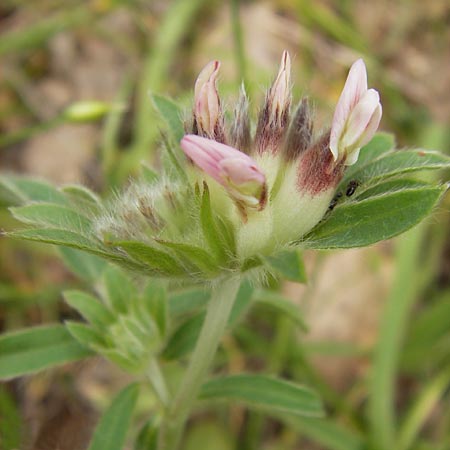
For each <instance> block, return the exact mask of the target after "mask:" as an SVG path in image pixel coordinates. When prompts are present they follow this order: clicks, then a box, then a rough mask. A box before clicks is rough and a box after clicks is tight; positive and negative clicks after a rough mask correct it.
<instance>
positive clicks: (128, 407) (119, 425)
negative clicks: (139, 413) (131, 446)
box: [88, 383, 139, 450]
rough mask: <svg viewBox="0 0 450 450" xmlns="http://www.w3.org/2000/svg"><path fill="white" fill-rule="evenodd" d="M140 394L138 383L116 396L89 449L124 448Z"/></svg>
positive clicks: (121, 449)
mask: <svg viewBox="0 0 450 450" xmlns="http://www.w3.org/2000/svg"><path fill="white" fill-rule="evenodd" d="M138 394H139V386H138V385H137V384H136V383H133V384H130V385H128V386H127V387H126V388H125V389H123V390H122V391H120V392H119V394H118V395H117V396H116V397H115V398H114V400H113V401H112V403H111V405H110V407H109V408H108V409H107V410H106V411H105V412H104V414H103V416H102V417H101V419H100V422H99V423H98V425H97V427H96V429H95V432H94V437H93V438H92V441H91V445H90V446H89V449H88V450H123V448H125V439H126V437H127V433H128V429H129V427H130V424H131V418H132V417H133V412H134V407H135V405H136V401H137V398H138Z"/></svg>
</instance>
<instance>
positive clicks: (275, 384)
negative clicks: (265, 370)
mask: <svg viewBox="0 0 450 450" xmlns="http://www.w3.org/2000/svg"><path fill="white" fill-rule="evenodd" d="M199 397H200V398H201V399H204V400H215V399H222V400H230V401H232V402H235V401H239V402H242V403H243V404H245V405H246V406H248V407H250V408H252V407H256V408H257V409H263V410H264V411H266V412H267V413H269V414H270V413H274V412H288V413H290V414H294V415H299V416H306V417H322V416H323V415H324V410H323V405H322V402H321V400H320V398H319V397H318V395H317V394H316V393H315V392H314V391H313V390H311V389H309V388H306V387H304V386H302V385H298V384H294V383H291V382H289V381H286V380H282V379H280V378H273V377H269V376H266V375H250V374H242V375H230V376H223V377H218V378H213V379H212V380H210V381H207V382H206V383H205V384H204V385H203V386H202V388H201V391H200V395H199Z"/></svg>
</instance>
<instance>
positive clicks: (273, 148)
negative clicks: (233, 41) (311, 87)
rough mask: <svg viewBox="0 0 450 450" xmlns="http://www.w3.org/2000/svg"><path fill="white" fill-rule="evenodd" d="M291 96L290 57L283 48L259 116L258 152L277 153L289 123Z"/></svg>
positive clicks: (257, 132)
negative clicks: (276, 71) (277, 68)
mask: <svg viewBox="0 0 450 450" xmlns="http://www.w3.org/2000/svg"><path fill="white" fill-rule="evenodd" d="M291 97H292V96H291V58H290V56H289V53H288V52H287V51H286V50H285V51H284V52H283V55H282V57H281V63H280V69H279V71H278V74H277V76H276V78H275V81H274V82H273V84H272V86H271V87H270V89H269V91H268V92H267V95H266V99H265V102H264V106H263V109H262V110H261V113H260V116H259V120H258V126H257V129H256V135H255V141H256V149H257V152H258V153H260V154H261V153H265V152H266V151H270V152H271V153H273V154H275V153H277V151H278V149H279V144H280V143H281V141H282V140H283V137H284V133H285V131H286V129H287V126H288V123H289V108H290V106H291Z"/></svg>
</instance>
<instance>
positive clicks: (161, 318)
mask: <svg viewBox="0 0 450 450" xmlns="http://www.w3.org/2000/svg"><path fill="white" fill-rule="evenodd" d="M167 303H168V301H167V292H166V289H165V287H164V285H162V284H161V283H159V282H158V281H156V280H151V281H150V282H149V283H148V284H147V286H146V288H145V290H144V292H143V298H142V304H143V305H144V306H145V308H146V309H147V311H148V312H149V313H150V315H151V316H152V318H153V320H154V321H155V322H156V324H157V326H158V328H159V332H160V334H161V336H165V335H166V332H167V309H168V304H167Z"/></svg>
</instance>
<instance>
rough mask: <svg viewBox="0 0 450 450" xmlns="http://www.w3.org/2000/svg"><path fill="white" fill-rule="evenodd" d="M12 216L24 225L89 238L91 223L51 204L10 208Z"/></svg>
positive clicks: (80, 216) (72, 211)
mask: <svg viewBox="0 0 450 450" xmlns="http://www.w3.org/2000/svg"><path fill="white" fill-rule="evenodd" d="M10 211H11V213H12V215H13V216H14V217H15V218H16V219H18V220H20V221H21V222H24V223H29V224H33V225H37V226H46V227H51V228H58V229H61V230H67V231H74V232H78V233H81V234H83V235H84V236H89V234H90V232H91V230H92V222H91V221H90V220H89V219H88V218H87V217H86V216H84V215H82V214H79V213H78V212H76V211H75V210H73V209H70V208H67V207H66V206H61V205H57V204H52V203H32V204H29V205H26V206H19V207H13V208H10Z"/></svg>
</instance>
